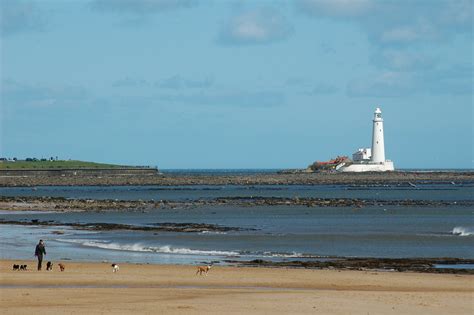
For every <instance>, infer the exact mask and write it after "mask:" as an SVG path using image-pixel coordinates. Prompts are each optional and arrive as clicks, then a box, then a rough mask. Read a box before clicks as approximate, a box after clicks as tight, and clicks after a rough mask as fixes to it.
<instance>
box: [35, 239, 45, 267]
mask: <svg viewBox="0 0 474 315" xmlns="http://www.w3.org/2000/svg"><path fill="white" fill-rule="evenodd" d="M43 255H46V248H45V247H44V242H43V240H40V241H39V243H38V245H36V249H35V256H36V257H38V271H39V270H41V263H42V262H43Z"/></svg>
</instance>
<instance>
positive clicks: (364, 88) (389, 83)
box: [347, 64, 473, 97]
mask: <svg viewBox="0 0 474 315" xmlns="http://www.w3.org/2000/svg"><path fill="white" fill-rule="evenodd" d="M472 73H473V66H472V64H460V65H456V66H452V67H448V68H443V69H435V70H429V71H422V72H401V71H385V72H382V73H380V74H378V75H374V76H372V77H365V78H357V79H355V80H352V81H350V82H349V84H348V85H347V94H348V95H349V96H354V97H405V96H407V95H411V94H453V95H459V94H471V95H472V93H473V77H472Z"/></svg>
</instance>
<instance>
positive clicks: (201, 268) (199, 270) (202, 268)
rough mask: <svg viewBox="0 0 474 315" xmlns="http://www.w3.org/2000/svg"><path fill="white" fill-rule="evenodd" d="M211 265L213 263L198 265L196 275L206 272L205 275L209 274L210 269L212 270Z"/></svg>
mask: <svg viewBox="0 0 474 315" xmlns="http://www.w3.org/2000/svg"><path fill="white" fill-rule="evenodd" d="M211 267H212V265H207V266H198V267H197V271H196V275H197V274H199V275H200V276H202V274H203V273H204V275H205V276H207V273H208V272H209V270H211Z"/></svg>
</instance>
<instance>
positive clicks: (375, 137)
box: [371, 107, 385, 164]
mask: <svg viewBox="0 0 474 315" xmlns="http://www.w3.org/2000/svg"><path fill="white" fill-rule="evenodd" d="M373 122H374V127H373V131H372V158H371V161H372V163H377V164H383V163H385V144H384V138H383V118H382V111H381V110H380V108H378V107H377V109H375V113H374V120H373Z"/></svg>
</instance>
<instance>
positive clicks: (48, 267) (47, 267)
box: [46, 261, 53, 270]
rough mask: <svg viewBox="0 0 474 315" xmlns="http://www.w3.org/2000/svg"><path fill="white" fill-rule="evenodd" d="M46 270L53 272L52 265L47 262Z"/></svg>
mask: <svg viewBox="0 0 474 315" xmlns="http://www.w3.org/2000/svg"><path fill="white" fill-rule="evenodd" d="M46 270H53V263H52V262H50V261H48V263H47V264H46Z"/></svg>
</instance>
